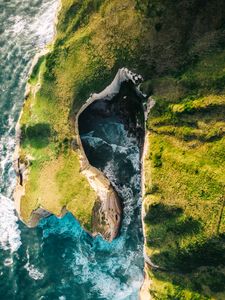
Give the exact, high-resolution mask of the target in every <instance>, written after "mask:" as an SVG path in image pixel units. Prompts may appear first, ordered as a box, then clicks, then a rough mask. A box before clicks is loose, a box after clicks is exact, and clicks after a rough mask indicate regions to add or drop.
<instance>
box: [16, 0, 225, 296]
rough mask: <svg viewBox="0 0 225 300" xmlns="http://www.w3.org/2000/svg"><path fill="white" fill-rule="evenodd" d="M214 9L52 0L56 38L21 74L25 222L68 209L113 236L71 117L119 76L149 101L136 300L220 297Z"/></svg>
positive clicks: (224, 100) (115, 221)
mask: <svg viewBox="0 0 225 300" xmlns="http://www.w3.org/2000/svg"><path fill="white" fill-rule="evenodd" d="M224 14H225V3H224V2H223V1H219V0H217V1H216V0H213V1H200V0H192V1H188V2H187V1H184V0H183V1H182V0H179V1H176V3H175V2H174V1H160V0H158V1H156V0H154V1H147V0H146V1H138V0H136V1H133V0H132V1H131V0H130V1H128V0H125V1H123V2H121V1H117V0H113V1H105V0H96V1H88V0H87V1H76V0H62V6H61V9H60V12H59V16H58V24H57V28H56V36H55V40H54V42H53V44H52V45H51V46H50V49H49V51H48V52H46V53H45V54H44V55H43V56H41V57H39V59H38V61H37V63H36V64H35V66H34V67H33V71H32V73H31V75H30V78H29V85H30V88H29V92H27V93H26V97H25V98H26V99H25V102H24V107H23V111H22V113H21V116H20V119H19V123H18V130H17V133H18V147H17V151H16V163H15V168H16V170H17V174H18V183H17V187H16V190H15V200H16V208H17V211H18V213H19V216H20V218H21V219H22V220H23V221H24V222H25V223H26V224H27V225H28V226H35V225H36V224H37V223H38V221H39V219H40V218H41V217H46V216H48V215H49V214H55V215H56V216H58V217H62V216H63V215H64V214H65V213H66V212H67V211H69V212H71V213H72V214H73V215H74V216H75V217H76V218H77V219H78V221H79V222H80V224H81V225H82V226H83V227H84V228H85V229H86V230H87V231H89V232H91V233H92V234H93V235H96V234H97V233H101V234H102V235H103V236H104V237H105V238H106V239H108V240H112V239H113V238H115V237H116V236H117V234H118V230H119V226H120V222H121V213H122V212H121V205H120V201H119V199H118V197H117V194H116V193H115V191H114V189H113V188H112V186H111V184H110V182H109V180H108V179H106V178H105V176H104V175H103V174H102V173H101V172H100V171H99V170H97V169H95V168H94V167H92V166H90V164H89V163H88V160H87V157H86V156H85V153H84V151H83V148H82V144H81V141H80V137H79V130H78V125H77V122H78V118H79V115H80V114H81V112H82V111H83V110H84V109H85V108H86V107H87V106H88V105H89V104H90V103H91V102H92V101H95V100H97V99H102V98H107V97H106V95H105V92H104V91H105V90H104V89H105V87H107V86H110V83H111V82H112V81H113V79H114V78H115V76H116V74H117V72H118V70H119V69H121V68H122V67H124V66H126V67H127V68H128V69H130V70H133V71H134V72H135V73H137V74H141V75H142V76H143V78H144V82H143V83H142V84H141V87H140V88H141V91H142V92H143V93H144V94H146V95H147V96H150V95H151V96H152V98H153V99H154V100H155V105H154V107H152V108H151V110H150V113H149V114H147V113H146V137H145V145H144V154H143V171H142V172H143V174H142V175H143V188H142V193H143V213H142V218H143V227H144V236H145V255H144V258H145V261H146V266H145V273H146V281H145V283H144V284H143V289H142V291H141V293H140V297H141V299H143V300H145V299H147V297H149V298H150V297H151V298H152V299H163V300H164V299H223V298H224V293H225V290H224V284H223V283H224V278H225V273H224V261H225V258H224V247H225V241H224V232H225V212H224V197H225V192H224V182H225V180H224V179H225V178H224V171H223V170H224V166H225V165H224V146H225V140H224V132H225V124H224V118H225V80H224V78H225V73H224V69H225V43H224V32H225V25H224V24H225V23H224ZM209 20H210V21H209ZM123 70H124V69H123ZM126 72H128V70H127V71H126ZM127 74H128V73H127ZM132 79H133V77H129V76H128V78H127V80H130V81H131V82H133V80H132ZM133 83H134V84H136V82H133ZM101 91H103V94H102V93H101ZM116 92H118V86H116V91H114V92H113V94H115V93H116ZM93 93H94V94H93ZM91 94H92V95H91ZM90 95H91V96H90ZM98 95H99V96H98ZM107 95H108V90H107ZM87 99H88V100H87ZM86 101H87V102H86ZM102 194H104V195H103V196H102ZM107 201H108V203H109V202H110V201H111V202H110V203H111V204H112V207H111V204H110V205H108V204H107ZM99 203H100V205H99ZM103 203H104V205H103ZM109 208H110V209H109ZM111 208H112V209H113V211H111ZM102 211H103V212H104V215H106V219H107V220H108V221H107V222H105V219H104V222H103V221H102V220H103V219H102V217H101V212H102ZM105 212H106V214H105ZM99 216H100V217H99ZM116 216H117V217H116ZM96 220H97V222H96ZM202 253H204V256H203V255H202ZM143 295H144V296H143ZM147 295H148V296H147Z"/></svg>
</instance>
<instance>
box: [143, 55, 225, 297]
mask: <svg viewBox="0 0 225 300" xmlns="http://www.w3.org/2000/svg"><path fill="white" fill-rule="evenodd" d="M218 57H221V53H220V52H218V54H217V55H213V58H214V59H215V62H214V61H213V60H212V57H211V56H210V59H211V63H212V65H210V72H209V73H208V75H207V73H203V74H200V69H199V65H205V64H206V63H203V62H207V61H208V60H209V58H208V57H207V56H206V57H203V58H202V61H199V62H198V63H193V64H192V65H191V66H190V67H189V68H188V69H187V70H185V71H184V73H182V74H179V75H176V76H174V79H173V81H174V82H177V84H179V85H181V87H180V90H183V91H185V92H183V97H182V96H180V95H179V98H175V97H174V98H167V96H168V95H170V94H171V88H170V86H168V85H165V87H164V90H163V93H162V94H163V95H162V96H161V95H160V94H159V93H158V91H159V90H158V86H159V84H158V82H159V81H160V84H161V85H162V82H163V79H161V78H160V79H157V80H155V85H156V88H155V90H156V91H157V92H156V95H155V97H156V98H157V103H156V105H155V107H154V108H153V109H152V113H151V115H150V117H149V119H148V122H147V126H148V130H149V143H150V146H149V153H148V155H147V158H146V168H145V173H146V199H145V209H146V212H147V214H146V217H145V224H146V235H147V251H148V254H149V255H150V256H151V258H152V260H153V262H154V263H155V264H157V265H159V266H160V267H161V270H160V271H154V270H153V271H149V272H150V277H151V278H152V279H153V284H152V286H151V287H150V290H151V294H152V295H154V297H155V299H223V298H224V296H225V287H224V278H225V272H224V262H225V255H224V253H225V252H224V250H225V211H224V202H225V175H224V167H225V157H224V149H225V136H224V135H225V123H224V120H225V95H224V94H223V92H222V90H223V87H222V85H221V86H220V88H219V89H217V90H216V89H215V87H213V88H212V87H211V85H210V84H209V78H208V76H209V77H210V78H214V79H215V81H217V78H218V77H221V74H222V72H224V71H223V70H224V66H223V64H222V63H221V65H220V69H219V67H218V65H217V63H216V62H217V61H218ZM212 66H214V68H212ZM204 71H205V69H203V72H204ZM189 74H192V75H191V76H192V78H193V77H194V78H196V77H199V78H201V80H199V82H198V81H195V90H193V88H192V87H191V88H189V89H187V86H186V87H184V84H185V85H187V82H188V81H189V79H188V78H189ZM183 78H185V80H186V81H185V83H184V82H183ZM165 82H168V81H167V80H165ZM212 84H213V85H214V83H213V82H212ZM203 86H204V90H202V87H203ZM167 87H168V89H169V90H170V91H169V93H165V90H166V89H167ZM153 89H154V83H153ZM213 89H215V90H214V93H213ZM161 90H162V88H161ZM165 95H166V96H165Z"/></svg>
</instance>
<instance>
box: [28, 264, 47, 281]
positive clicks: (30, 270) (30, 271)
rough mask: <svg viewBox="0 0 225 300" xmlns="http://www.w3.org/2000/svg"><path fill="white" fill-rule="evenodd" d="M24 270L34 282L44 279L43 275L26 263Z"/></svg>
mask: <svg viewBox="0 0 225 300" xmlns="http://www.w3.org/2000/svg"><path fill="white" fill-rule="evenodd" d="M24 268H25V269H26V270H27V272H28V274H29V276H30V277H31V278H33V279H34V280H41V279H43V278H44V274H43V273H41V272H40V271H39V270H38V269H37V268H35V266H34V265H30V264H29V263H27V264H26V265H25V266H24Z"/></svg>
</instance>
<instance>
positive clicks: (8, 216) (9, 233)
mask: <svg viewBox="0 0 225 300" xmlns="http://www.w3.org/2000/svg"><path fill="white" fill-rule="evenodd" d="M0 220H1V221H0V247H1V248H2V249H3V250H10V251H11V252H14V251H17V250H18V249H19V247H20V245H21V241H20V230H19V228H18V224H17V221H18V218H17V217H16V215H15V212H14V203H13V201H12V200H11V199H9V198H7V197H4V196H3V195H0Z"/></svg>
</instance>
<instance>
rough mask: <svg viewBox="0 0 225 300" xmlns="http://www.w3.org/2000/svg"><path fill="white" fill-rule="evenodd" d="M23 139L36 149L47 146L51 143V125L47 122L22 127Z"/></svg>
mask: <svg viewBox="0 0 225 300" xmlns="http://www.w3.org/2000/svg"><path fill="white" fill-rule="evenodd" d="M21 133H22V139H23V140H24V141H25V142H27V143H29V144H30V146H31V147H33V148H36V149H41V148H45V147H47V146H48V144H49V138H50V136H51V127H50V125H49V124H47V123H38V124H35V125H32V126H24V125H23V126H22V127H21Z"/></svg>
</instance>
